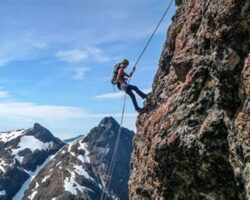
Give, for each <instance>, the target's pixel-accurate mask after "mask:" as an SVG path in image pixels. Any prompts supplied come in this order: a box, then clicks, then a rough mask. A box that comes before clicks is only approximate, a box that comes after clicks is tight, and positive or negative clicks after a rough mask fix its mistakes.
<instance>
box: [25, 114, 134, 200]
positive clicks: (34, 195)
mask: <svg viewBox="0 0 250 200" xmlns="http://www.w3.org/2000/svg"><path fill="white" fill-rule="evenodd" d="M118 129H119V124H118V123H117V122H116V121H115V120H114V119H113V118H111V117H106V118H104V119H103V120H102V121H101V122H100V124H99V125H98V126H97V127H95V128H93V129H92V130H91V131H90V133H89V134H88V135H87V136H86V137H85V138H81V139H79V140H77V141H74V142H72V143H70V144H67V145H65V146H64V147H63V148H62V149H61V150H60V151H59V152H58V153H57V155H56V156H55V157H54V158H53V159H51V160H50V161H49V162H48V163H47V164H46V165H45V167H44V168H43V169H42V170H41V171H40V173H39V174H38V175H37V176H36V178H34V179H33V181H32V182H31V185H30V187H29V189H28V190H27V191H26V192H25V196H24V199H25V200H26V199H33V200H38V199H53V200H68V199H91V200H95V199H98V200H99V199H100V198H101V195H102V192H103V187H104V182H105V181H106V180H107V170H108V167H109V165H110V162H111V157H112V154H113V152H114V146H115V141H116V138H117V133H118ZM133 136H134V133H133V132H132V131H129V130H128V129H125V128H122V131H121V139H120V145H119V149H118V156H117V160H116V165H115V168H114V173H113V176H112V179H111V184H110V191H109V192H108V193H109V196H108V197H107V199H121V200H127V199H128V178H129V168H130V164H129V163H130V156H131V152H132V139H133ZM106 192H107V191H106Z"/></svg>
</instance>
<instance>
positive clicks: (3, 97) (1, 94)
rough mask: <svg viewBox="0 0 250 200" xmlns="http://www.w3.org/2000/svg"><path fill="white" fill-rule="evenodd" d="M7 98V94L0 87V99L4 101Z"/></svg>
mask: <svg viewBox="0 0 250 200" xmlns="http://www.w3.org/2000/svg"><path fill="white" fill-rule="evenodd" d="M8 97H9V93H8V92H7V91H5V90H3V89H2V88H1V87H0V99H6V98H8Z"/></svg>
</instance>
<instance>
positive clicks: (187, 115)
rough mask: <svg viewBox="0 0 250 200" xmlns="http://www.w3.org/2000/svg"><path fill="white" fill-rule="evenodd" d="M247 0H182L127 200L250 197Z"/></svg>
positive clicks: (142, 119) (137, 143) (139, 140)
mask: <svg viewBox="0 0 250 200" xmlns="http://www.w3.org/2000/svg"><path fill="white" fill-rule="evenodd" d="M249 50H250V1H249V0H241V1H237V0H191V1H183V3H182V4H181V6H180V7H179V8H178V10H177V12H176V14H175V16H174V17H173V23H172V25H171V27H170V28H169V30H168V37H167V41H166V43H165V45H164V49H163V51H162V56H161V58H160V63H159V69H158V71H157V74H156V75H155V79H154V83H153V90H152V93H151V94H150V95H149V96H148V98H147V100H146V102H145V112H143V113H141V114H140V116H139V118H138V121H137V130H138V131H137V132H138V133H137V134H136V136H135V139H134V144H133V148H134V149H133V156H132V173H131V176H130V182H129V190H130V199H140V198H141V197H142V199H168V200H171V199H220V200H223V199H225V200H226V199H250V54H249Z"/></svg>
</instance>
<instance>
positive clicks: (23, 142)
mask: <svg viewBox="0 0 250 200" xmlns="http://www.w3.org/2000/svg"><path fill="white" fill-rule="evenodd" d="M53 145H54V142H52V141H51V142H45V143H44V142H41V141H40V140H38V139H36V138H35V137H34V136H31V135H27V136H23V137H21V139H20V142H19V144H18V148H17V149H12V155H13V156H14V157H15V159H16V160H18V161H19V162H20V163H22V162H23V156H19V155H18V153H19V152H20V151H22V150H24V149H30V150H31V151H32V152H34V151H36V150H47V149H50V148H51V147H52V146H53Z"/></svg>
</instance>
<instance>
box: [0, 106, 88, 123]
mask: <svg viewBox="0 0 250 200" xmlns="http://www.w3.org/2000/svg"><path fill="white" fill-rule="evenodd" d="M0 110H1V112H0V117H8V118H10V117H11V118H18V117H21V118H26V119H27V118H28V119H34V120H39V119H47V120H48V119H71V118H79V117H83V116H85V114H86V113H85V112H84V111H83V110H82V109H79V108H76V107H69V106H56V105H39V104H35V103H30V102H2V103H0Z"/></svg>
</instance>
